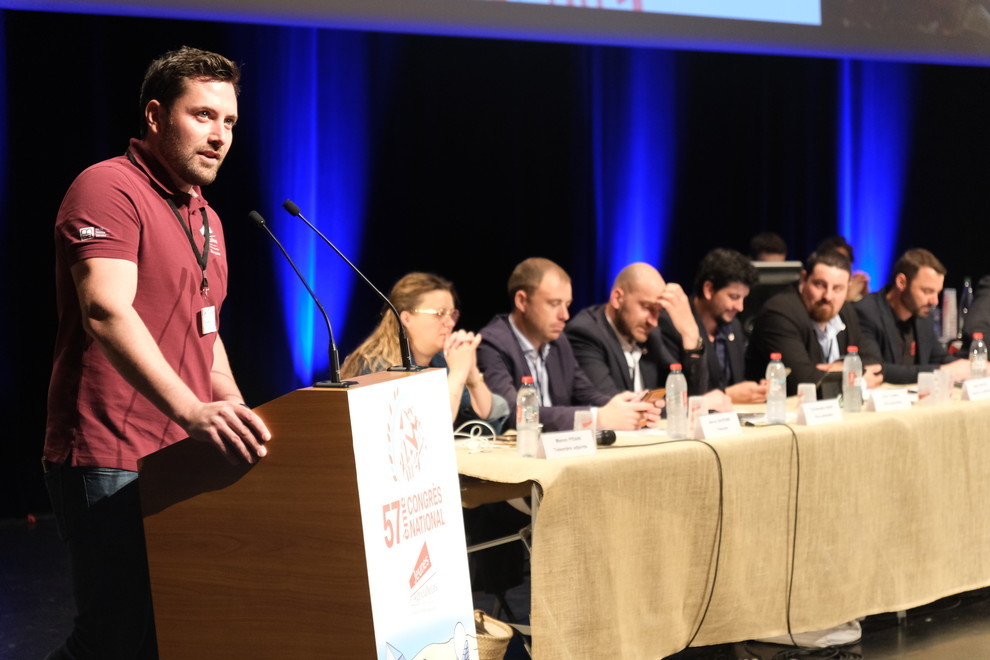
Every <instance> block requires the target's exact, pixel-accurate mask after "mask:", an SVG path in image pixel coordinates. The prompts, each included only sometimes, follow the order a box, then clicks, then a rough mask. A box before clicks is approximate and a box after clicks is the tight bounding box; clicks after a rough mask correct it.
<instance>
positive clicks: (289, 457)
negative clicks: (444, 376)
mask: <svg viewBox="0 0 990 660" xmlns="http://www.w3.org/2000/svg"><path fill="white" fill-rule="evenodd" d="M421 375H422V374H407V373H378V374H372V375H369V376H364V377H361V378H359V379H357V380H358V381H359V383H360V384H359V385H358V386H355V387H352V388H349V389H346V390H330V389H313V388H307V389H301V390H297V391H295V392H292V393H290V394H287V395H285V396H283V397H280V398H278V399H275V400H274V401H271V402H269V403H266V404H264V405H263V406H261V407H259V408H257V412H258V414H259V415H260V416H261V417H262V418H263V419H264V420H265V423H266V424H267V425H268V428H269V429H270V430H271V432H272V437H273V439H272V441H271V442H270V443H269V445H268V447H269V454H268V456H267V457H266V458H264V459H263V460H261V461H260V462H259V463H257V464H256V465H253V466H250V465H236V466H235V465H231V464H229V463H228V462H227V461H226V460H225V459H224V458H223V457H222V456H221V455H220V454H219V453H218V452H217V451H216V450H215V449H214V448H213V447H212V446H210V445H208V444H206V443H201V442H195V441H192V440H185V441H182V442H179V443H177V444H175V445H172V446H170V447H167V448H165V449H163V450H161V451H159V452H156V453H154V454H151V455H150V456H147V457H145V458H144V459H143V460H142V461H141V464H140V479H139V483H140V487H141V501H142V505H143V507H144V516H145V519H144V525H145V535H146V538H147V545H148V565H149V569H150V573H151V588H152V595H153V599H154V608H155V621H156V625H157V631H158V645H159V651H160V655H161V658H162V660H173V659H178V658H181V659H182V660H195V659H198V658H202V659H204V660H207V659H208V660H217V659H218V658H238V659H239V660H250V659H252V658H259V659H260V658H265V659H272V658H362V659H366V658H374V657H376V639H375V630H374V624H373V617H372V605H371V603H372V597H371V595H370V594H369V580H368V568H367V563H366V548H365V540H364V538H365V537H364V536H363V533H362V518H361V509H360V503H359V498H358V478H357V470H356V466H355V455H354V442H353V434H352V427H351V419H352V417H351V412H352V411H351V399H352V397H353V396H354V393H355V392H356V391H358V390H360V389H362V388H366V387H369V386H371V385H375V384H379V383H384V382H391V381H400V380H402V379H406V378H414V379H415V378H419V377H421ZM410 385H414V384H413V383H408V384H403V386H410ZM444 405H446V403H444ZM447 415H448V419H449V410H448V412H447ZM451 451H452V450H451ZM455 478H456V474H455ZM379 515H380V514H379ZM458 522H459V521H458ZM472 632H473V631H472Z"/></svg>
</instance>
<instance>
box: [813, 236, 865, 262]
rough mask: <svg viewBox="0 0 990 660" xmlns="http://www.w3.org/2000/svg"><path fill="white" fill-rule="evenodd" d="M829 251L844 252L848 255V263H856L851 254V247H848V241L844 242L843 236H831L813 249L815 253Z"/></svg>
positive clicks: (854, 257)
mask: <svg viewBox="0 0 990 660" xmlns="http://www.w3.org/2000/svg"><path fill="white" fill-rule="evenodd" d="M829 250H838V251H839V252H845V253H846V254H848V255H849V263H852V262H854V261H856V256H855V254H854V253H853V246H851V245H849V241H847V240H846V238H845V236H840V235H839V234H832V235H831V236H828V237H826V238H824V239H822V242H821V243H819V244H818V247H816V248H815V252H828V251H829Z"/></svg>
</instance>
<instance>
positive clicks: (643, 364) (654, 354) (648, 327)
mask: <svg viewBox="0 0 990 660" xmlns="http://www.w3.org/2000/svg"><path fill="white" fill-rule="evenodd" d="M661 319H663V320H664V321H665V322H666V321H667V320H669V321H670V323H671V324H672V325H673V326H674V327H676V328H677V329H678V330H679V331H680V333H681V339H682V342H681V346H680V347H677V348H676V349H674V350H671V349H668V348H667V347H665V346H664V343H663V340H662V338H661V336H660V332H659V330H658V327H657V326H658V325H659V323H660V320H661ZM564 332H565V334H566V335H567V338H568V339H569V340H570V342H571V346H572V347H573V348H574V356H575V357H576V358H577V361H578V364H580V365H581V368H582V369H583V370H584V372H585V373H586V374H587V375H588V377H589V378H590V379H591V381H592V382H593V383H594V384H595V387H597V388H598V389H599V391H601V392H602V394H606V395H609V396H611V395H614V394H615V393H617V392H622V391H626V390H632V391H641V390H644V389H654V388H657V387H663V386H664V383H665V381H666V379H667V374H668V373H669V372H670V365H671V364H672V363H674V362H679V363H680V364H681V365H682V367H683V369H684V375H685V376H686V378H687V381H688V392H689V393H690V394H703V393H704V392H705V391H706V390H707V389H708V384H707V371H706V370H705V368H704V365H703V364H702V359H701V357H702V355H703V353H704V344H703V342H702V341H701V334H700V332H699V330H698V324H697V323H695V320H694V313H693V312H692V310H691V303H690V301H689V300H688V297H687V295H686V294H685V293H684V290H683V289H681V287H680V286H679V285H677V284H674V283H672V282H671V283H668V282H665V281H664V279H663V277H662V276H661V275H660V273H659V272H658V271H657V269H656V268H654V267H653V266H651V265H650V264H645V263H634V264H630V265H628V266H626V267H625V268H623V269H622V271H620V272H619V274H618V275H617V276H616V278H615V282H614V283H613V284H612V292H611V293H610V294H609V298H608V302H606V303H604V304H602V305H593V306H591V307H588V308H586V309H583V310H581V311H580V312H579V313H578V314H576V315H575V316H574V318H573V319H572V320H571V322H570V323H568V324H567V327H566V329H565V330H564Z"/></svg>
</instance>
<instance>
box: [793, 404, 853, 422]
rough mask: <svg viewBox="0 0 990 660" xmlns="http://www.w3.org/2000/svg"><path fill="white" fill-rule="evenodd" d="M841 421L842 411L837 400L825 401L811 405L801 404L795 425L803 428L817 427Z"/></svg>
mask: <svg viewBox="0 0 990 660" xmlns="http://www.w3.org/2000/svg"><path fill="white" fill-rule="evenodd" d="M841 421H842V410H841V409H840V408H839V401H838V399H825V400H824V401H815V402H813V403H802V404H801V407H800V408H798V417H797V423H798V424H803V425H805V426H818V425H819V424H831V423H832V422H841Z"/></svg>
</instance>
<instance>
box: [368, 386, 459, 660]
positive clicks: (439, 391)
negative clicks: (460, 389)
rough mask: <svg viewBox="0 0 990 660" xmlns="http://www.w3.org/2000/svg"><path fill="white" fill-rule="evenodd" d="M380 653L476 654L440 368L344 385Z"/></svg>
mask: <svg viewBox="0 0 990 660" xmlns="http://www.w3.org/2000/svg"><path fill="white" fill-rule="evenodd" d="M350 403H351V429H352V434H353V438H354V459H355V463H356V466H357V473H358V490H359V493H360V500H361V518H362V521H363V527H364V542H365V548H366V553H367V562H368V581H369V583H370V584H369V588H370V590H371V606H372V612H373V615H374V624H375V640H376V646H377V658H378V659H379V660H433V659H434V658H436V659H439V658H444V660H448V659H454V660H477V658H478V646H477V640H476V637H475V631H474V618H473V604H472V601H471V583H470V577H469V575H468V565H467V552H466V546H465V540H464V520H463V518H462V517H461V498H460V483H459V481H458V477H457V459H456V456H455V453H454V436H453V430H452V426H451V420H450V404H449V395H448V392H447V374H446V372H445V371H443V370H442V369H439V370H433V371H427V372H424V373H420V374H416V375H414V376H410V377H408V378H401V379H398V380H394V381H391V382H388V383H380V384H378V385H373V386H369V387H364V388H361V389H360V390H356V391H353V392H351V393H350Z"/></svg>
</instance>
